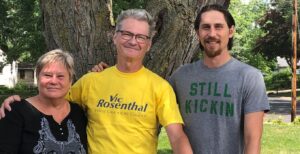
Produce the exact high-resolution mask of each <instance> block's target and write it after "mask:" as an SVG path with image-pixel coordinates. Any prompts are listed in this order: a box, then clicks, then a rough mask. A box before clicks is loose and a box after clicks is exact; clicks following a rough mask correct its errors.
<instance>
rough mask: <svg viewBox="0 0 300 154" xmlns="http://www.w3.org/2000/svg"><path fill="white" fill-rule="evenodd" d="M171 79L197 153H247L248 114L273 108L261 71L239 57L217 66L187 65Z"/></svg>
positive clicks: (200, 62) (186, 129)
mask: <svg viewBox="0 0 300 154" xmlns="http://www.w3.org/2000/svg"><path fill="white" fill-rule="evenodd" d="M170 83H171V85H172V86H173V88H174V91H175V93H176V96H177V101H178V104H179V107H180V112H181V115H182V118H183V120H184V123H185V126H184V130H185V132H186V134H187V136H188V138H189V141H190V143H191V145H192V148H193V151H194V153H195V154H239V153H243V152H244V135H243V134H244V131H243V127H244V115H245V114H247V113H251V112H257V111H268V110H269V109H270V107H269V103H268V98H267V95H266V88H265V84H264V80H263V76H262V74H261V72H260V71H259V70H257V69H256V68H254V67H252V66H250V65H247V64H245V63H242V62H240V61H238V60H237V59H235V58H231V60H230V61H228V62H227V63H226V64H224V65H223V66H221V67H219V68H214V69H211V68H208V67H207V66H205V65H204V64H203V61H202V60H200V61H198V62H195V63H192V64H188V65H184V66H182V67H180V68H179V69H178V70H177V71H176V72H174V74H173V75H172V76H171V77H170Z"/></svg>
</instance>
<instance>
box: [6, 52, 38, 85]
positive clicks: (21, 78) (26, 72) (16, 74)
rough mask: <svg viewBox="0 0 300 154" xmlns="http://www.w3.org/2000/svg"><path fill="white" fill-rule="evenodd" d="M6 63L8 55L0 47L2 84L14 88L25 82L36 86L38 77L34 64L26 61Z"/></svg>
mask: <svg viewBox="0 0 300 154" xmlns="http://www.w3.org/2000/svg"><path fill="white" fill-rule="evenodd" d="M4 63H6V56H5V54H4V52H3V51H2V50H1V49H0V64H1V65H0V66H1V67H0V86H5V87H8V88H13V87H15V86H16V84H17V83H24V84H27V85H28V86H36V83H37V82H36V77H35V75H34V74H35V73H34V65H33V64H26V63H18V62H16V61H13V62H12V63H7V64H5V65H4V66H3V65H2V64H4Z"/></svg>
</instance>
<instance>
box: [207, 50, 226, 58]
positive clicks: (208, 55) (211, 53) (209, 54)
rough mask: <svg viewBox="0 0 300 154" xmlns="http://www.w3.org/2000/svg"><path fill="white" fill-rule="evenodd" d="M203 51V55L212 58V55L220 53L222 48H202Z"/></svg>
mask: <svg viewBox="0 0 300 154" xmlns="http://www.w3.org/2000/svg"><path fill="white" fill-rule="evenodd" d="M204 53H205V55H206V56H207V57H209V58H214V57H216V56H219V55H220V54H221V53H222V50H220V49H219V50H216V51H215V50H210V51H209V50H208V49H204Z"/></svg>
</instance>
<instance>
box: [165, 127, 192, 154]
mask: <svg viewBox="0 0 300 154" xmlns="http://www.w3.org/2000/svg"><path fill="white" fill-rule="evenodd" d="M165 128H166V131H167V134H168V137H169V141H170V143H171V146H172V149H173V153H174V154H192V153H193V151H192V148H191V145H190V142H189V140H188V138H187V136H186V135H185V133H184V131H183V129H182V124H170V125H168V126H166V127H165Z"/></svg>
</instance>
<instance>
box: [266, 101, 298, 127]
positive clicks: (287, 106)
mask: <svg viewBox="0 0 300 154" xmlns="http://www.w3.org/2000/svg"><path fill="white" fill-rule="evenodd" d="M269 102H270V111H269V112H268V113H267V114H266V115H265V118H264V119H265V121H266V120H275V119H279V118H281V119H282V120H283V121H284V122H291V97H269ZM299 103H300V102H299ZM299 103H297V108H296V109H297V111H296V114H297V117H298V116H300V115H299V113H300V105H299Z"/></svg>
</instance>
